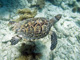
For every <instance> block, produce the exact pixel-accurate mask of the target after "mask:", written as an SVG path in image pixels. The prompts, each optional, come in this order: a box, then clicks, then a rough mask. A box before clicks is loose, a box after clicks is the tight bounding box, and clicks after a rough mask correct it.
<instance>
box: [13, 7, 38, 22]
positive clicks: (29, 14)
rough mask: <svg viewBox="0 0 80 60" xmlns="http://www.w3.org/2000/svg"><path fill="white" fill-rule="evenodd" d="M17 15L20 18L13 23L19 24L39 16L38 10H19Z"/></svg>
mask: <svg viewBox="0 0 80 60" xmlns="http://www.w3.org/2000/svg"><path fill="white" fill-rule="evenodd" d="M17 14H19V18H17V19H15V20H12V21H16V22H19V21H22V20H24V19H28V18H33V17H35V16H36V14H37V9H34V10H33V11H31V10H30V9H28V8H24V9H18V11H17Z"/></svg>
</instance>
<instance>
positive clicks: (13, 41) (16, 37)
mask: <svg viewBox="0 0 80 60" xmlns="http://www.w3.org/2000/svg"><path fill="white" fill-rule="evenodd" d="M21 39H22V37H21V36H19V35H16V36H14V37H12V39H11V40H10V42H11V45H15V44H17V43H18V42H19V41H20V40H21Z"/></svg>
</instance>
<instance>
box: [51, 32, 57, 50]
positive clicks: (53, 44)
mask: <svg viewBox="0 0 80 60" xmlns="http://www.w3.org/2000/svg"><path fill="white" fill-rule="evenodd" d="M56 45H57V35H56V33H55V32H52V34H51V47H50V49H51V50H53V49H55V48H56Z"/></svg>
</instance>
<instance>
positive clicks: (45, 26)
mask: <svg viewBox="0 0 80 60" xmlns="http://www.w3.org/2000/svg"><path fill="white" fill-rule="evenodd" d="M61 17H62V14H57V15H56V16H54V17H53V18H51V19H50V20H49V19H47V18H44V17H35V18H29V19H25V20H23V21H20V22H18V23H15V22H14V21H10V22H9V24H12V28H11V29H12V30H14V31H15V33H16V34H17V35H16V36H14V37H13V38H12V39H11V41H10V42H11V44H12V45H15V44H17V43H18V42H19V41H18V40H19V39H21V38H24V39H26V40H30V41H32V40H35V39H40V38H43V37H45V36H47V35H48V34H49V33H50V29H51V27H52V26H53V25H54V24H55V23H56V22H58V21H59V20H60V19H61ZM50 34H51V47H50V49H51V50H53V49H54V48H55V47H56V45H57V35H56V33H55V32H54V31H51V33H50Z"/></svg>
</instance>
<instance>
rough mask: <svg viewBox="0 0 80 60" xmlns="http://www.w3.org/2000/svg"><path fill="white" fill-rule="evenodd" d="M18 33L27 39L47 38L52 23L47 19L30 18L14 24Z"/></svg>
mask: <svg viewBox="0 0 80 60" xmlns="http://www.w3.org/2000/svg"><path fill="white" fill-rule="evenodd" d="M14 25H15V26H16V27H17V28H15V31H16V33H19V34H24V35H25V36H26V37H29V38H34V39H36V38H37V39H39V38H43V37H45V36H46V35H47V34H48V33H49V31H50V28H51V25H50V22H49V20H48V19H46V18H42V17H40V18H30V19H27V20H24V21H21V22H19V23H18V24H17V25H16V24H14Z"/></svg>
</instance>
